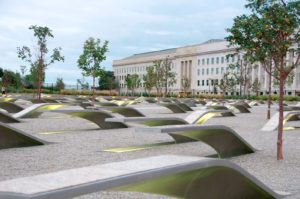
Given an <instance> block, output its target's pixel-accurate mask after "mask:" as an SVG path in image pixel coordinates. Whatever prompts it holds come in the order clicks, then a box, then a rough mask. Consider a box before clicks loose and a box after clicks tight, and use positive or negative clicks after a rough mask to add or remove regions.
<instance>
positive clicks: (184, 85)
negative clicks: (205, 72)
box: [181, 77, 191, 93]
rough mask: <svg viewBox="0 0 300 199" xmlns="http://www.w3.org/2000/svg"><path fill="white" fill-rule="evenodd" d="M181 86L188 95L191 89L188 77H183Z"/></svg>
mask: <svg viewBox="0 0 300 199" xmlns="http://www.w3.org/2000/svg"><path fill="white" fill-rule="evenodd" d="M181 85H182V88H183V92H185V93H187V92H188V90H189V89H190V87H191V80H190V79H189V78H187V77H183V78H182V80H181Z"/></svg>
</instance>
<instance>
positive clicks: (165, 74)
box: [161, 57, 176, 96]
mask: <svg viewBox="0 0 300 199" xmlns="http://www.w3.org/2000/svg"><path fill="white" fill-rule="evenodd" d="M171 64H172V62H171V60H170V59H169V57H166V58H165V59H164V60H162V63H161V67H162V68H161V71H162V84H163V87H164V88H165V91H164V96H166V95H167V93H168V88H169V87H171V86H173V85H174V84H175V83H176V73H175V72H172V68H171Z"/></svg>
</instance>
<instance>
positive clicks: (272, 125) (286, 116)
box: [261, 111, 300, 131]
mask: <svg viewBox="0 0 300 199" xmlns="http://www.w3.org/2000/svg"><path fill="white" fill-rule="evenodd" d="M299 117H300V111H284V112H283V124H285V123H286V122H288V121H292V120H299ZM278 122H279V113H278V112H277V113H275V114H274V115H273V116H272V118H271V119H270V120H269V121H268V122H267V123H266V124H265V125H264V126H263V127H262V129H261V130H262V131H274V130H276V129H277V128H278V124H279V123H278Z"/></svg>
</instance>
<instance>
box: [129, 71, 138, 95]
mask: <svg viewBox="0 0 300 199" xmlns="http://www.w3.org/2000/svg"><path fill="white" fill-rule="evenodd" d="M125 83H126V86H127V89H129V90H131V93H132V94H133V93H134V91H135V89H136V88H139V87H140V86H141V79H140V78H139V75H138V74H133V75H130V74H127V76H126V77H125Z"/></svg>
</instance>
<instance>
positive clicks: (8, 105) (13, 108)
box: [0, 101, 24, 113]
mask: <svg viewBox="0 0 300 199" xmlns="http://www.w3.org/2000/svg"><path fill="white" fill-rule="evenodd" d="M0 108H2V109H4V110H6V111H7V112H8V113H18V112H20V111H22V110H24V108H23V107H21V106H19V105H17V104H15V103H13V102H9V101H8V102H0Z"/></svg>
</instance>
